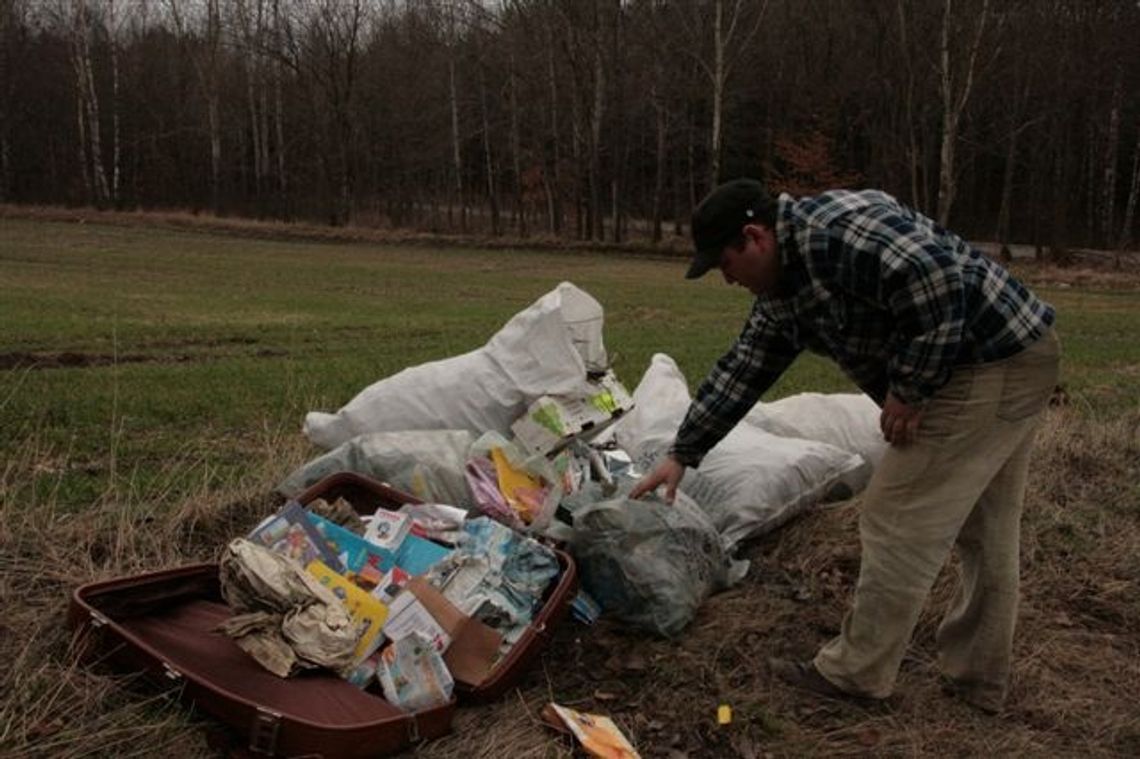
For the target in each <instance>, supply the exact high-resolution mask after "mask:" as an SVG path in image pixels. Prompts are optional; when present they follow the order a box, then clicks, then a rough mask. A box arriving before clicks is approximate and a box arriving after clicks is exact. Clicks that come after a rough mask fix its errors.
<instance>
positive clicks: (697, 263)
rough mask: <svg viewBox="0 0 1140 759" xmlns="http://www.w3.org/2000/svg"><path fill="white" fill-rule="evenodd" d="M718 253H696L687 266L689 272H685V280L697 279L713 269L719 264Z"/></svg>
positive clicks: (714, 251) (706, 251)
mask: <svg viewBox="0 0 1140 759" xmlns="http://www.w3.org/2000/svg"><path fill="white" fill-rule="evenodd" d="M720 253H721V251H719V250H704V251H701V252H699V253H697V254H696V255H695V256H693V262H692V263H691V264H689V270H688V271H687V272H685V279H699V278H700V277H703V276H704V275H705V274H707V273H708V272H709V270H710V269H715V268H716V267H717V264H718V263H720Z"/></svg>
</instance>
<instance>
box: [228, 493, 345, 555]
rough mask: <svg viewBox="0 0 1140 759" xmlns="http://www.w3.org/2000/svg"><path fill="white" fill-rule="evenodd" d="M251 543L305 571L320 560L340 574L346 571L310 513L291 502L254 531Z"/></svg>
mask: <svg viewBox="0 0 1140 759" xmlns="http://www.w3.org/2000/svg"><path fill="white" fill-rule="evenodd" d="M249 540H250V541H251V542H254V543H257V544H258V545H260V546H264V547H266V548H268V549H269V550H271V551H273V552H274V553H279V554H281V555H282V556H286V557H288V558H290V559H293V560H294V561H296V562H297V563H298V564H300V565H301V566H302V567H306V566H308V565H309V564H310V563H311V562H312V561H314V560H317V559H319V560H320V561H323V562H324V563H325V564H326V565H328V566H329V567H331V568H332V569H334V570H336V571H337V572H343V571H344V565H343V564H342V563H341V561H340V559H339V558H337V555H336V552H335V551H333V550H330V549H329V547H328V546H327V545H326V544H325V541H324V540H323V539H322V537H321V533H320V532H319V531H318V530H317V528H316V525H315V524H314V522H313V519H312V518H310V515H309V513H308V512H306V511H305V509H304V508H302V507H301V504H299V503H297V502H296V501H289V502H288V503H286V504H285V505H284V506H282V507H281V510H280V511H278V512H277V513H276V514H274V515H273V516H271V517H268V518H267V519H266V520H265V521H263V522H262V523H261V524H259V525H258V526H257V527H255V528H254V529H253V532H251V533H250V534H249Z"/></svg>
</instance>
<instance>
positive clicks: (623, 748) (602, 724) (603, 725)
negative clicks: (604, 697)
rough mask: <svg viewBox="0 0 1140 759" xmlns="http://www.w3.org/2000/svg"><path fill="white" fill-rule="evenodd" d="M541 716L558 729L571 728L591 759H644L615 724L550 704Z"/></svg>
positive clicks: (611, 721) (598, 715)
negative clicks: (594, 758) (592, 758)
mask: <svg viewBox="0 0 1140 759" xmlns="http://www.w3.org/2000/svg"><path fill="white" fill-rule="evenodd" d="M542 716H543V717H544V718H545V719H547V721H549V722H551V723H552V724H554V725H555V726H557V725H558V724H561V725H563V726H565V727H566V728H568V729H569V730H570V732H571V733H572V734H573V735H574V737H575V738H576V739H577V740H578V742H579V743H581V744H582V748H583V749H585V750H586V753H587V754H589V755H590V756H595V757H599V758H600V759H641V755H640V754H638V753H637V751H636V750H635V749H634V748H633V746H632V745H631V744H630V742H629V741H628V740H626V737H625V735H623V734H622V732H621V730H620V729H619V728H618V726H617V725H615V724H614V721H613V720H612V719H610V718H609V717H603V716H601V715H600V714H586V713H585V712H578V711H575V710H573V709H570V708H568V707H565V706H561V705H559V704H547V705H546V708H544V709H543V710H542Z"/></svg>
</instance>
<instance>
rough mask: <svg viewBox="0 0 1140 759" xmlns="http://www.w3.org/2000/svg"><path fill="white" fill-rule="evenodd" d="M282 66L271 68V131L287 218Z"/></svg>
mask: <svg viewBox="0 0 1140 759" xmlns="http://www.w3.org/2000/svg"><path fill="white" fill-rule="evenodd" d="M279 5H280V2H279V0H273V36H274V47H275V49H276V50H277V52H278V53H279V54H280V53H281V52H282V40H281V25H282V21H281V13H280V7H279ZM283 66H284V64H283V63H282V62H281V61H280V60H278V61H276V62H275V64H274V66H273V129H274V132H275V136H276V138H277V139H276V142H277V145H276V147H277V191H278V192H279V193H280V194H281V200H280V204H281V207H282V209H284V211H285V213H284V215H285V216H286V217H288V216H289V215H290V214H289V213H288V192H289V179H288V174H287V173H286V171H285V102H284V101H285V99H284V95H283V93H282V89H283V88H282V82H281V79H282V76H281V71H282V68H283Z"/></svg>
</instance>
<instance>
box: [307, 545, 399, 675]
mask: <svg viewBox="0 0 1140 759" xmlns="http://www.w3.org/2000/svg"><path fill="white" fill-rule="evenodd" d="M306 569H307V570H308V571H309V574H311V575H312V576H313V577H316V578H317V581H318V582H319V583H320V584H321V585H324V586H325V587H326V588H328V589H329V590H331V591H332V593H333V595H335V596H336V597H337V598H339V599H340V600H341V601H342V602H344V606H345V608H346V609H348V613H349V615H350V616H351V617H352V619H353V620H354V621H355V622H356V623H357V625H358V626H359V628H360V638H359V642H358V643H357V644H356V662H357V663H360V662H362V661H364V660H365V659H367V658H368V657H369V656H371V655H372V654H373V653H374V652H375V651H376V649H378V648H379V647H380V644H381V643H383V642H384V634H383V630H384V623H385V622H386V621H387V620H388V607H387V606H385V605H384V604H382V603H380V601H379V600H378V599H376V598H374V597H372V596H371V595H369V594H368V592H367V591H365V590H361V589H360V588H358V587H356V585H354V584H353V583H351V582H350V581H349V580H347V579H346V578H345V577H344V576H343V575H341V574H340V573H339V572H334V571H333V570H332V569H331V568H330V567H328V566H327V565H326V564H324V563H323V562H321V561H320V560H317V561H314V562H312V563H311V564H309V566H308V567H306Z"/></svg>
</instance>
